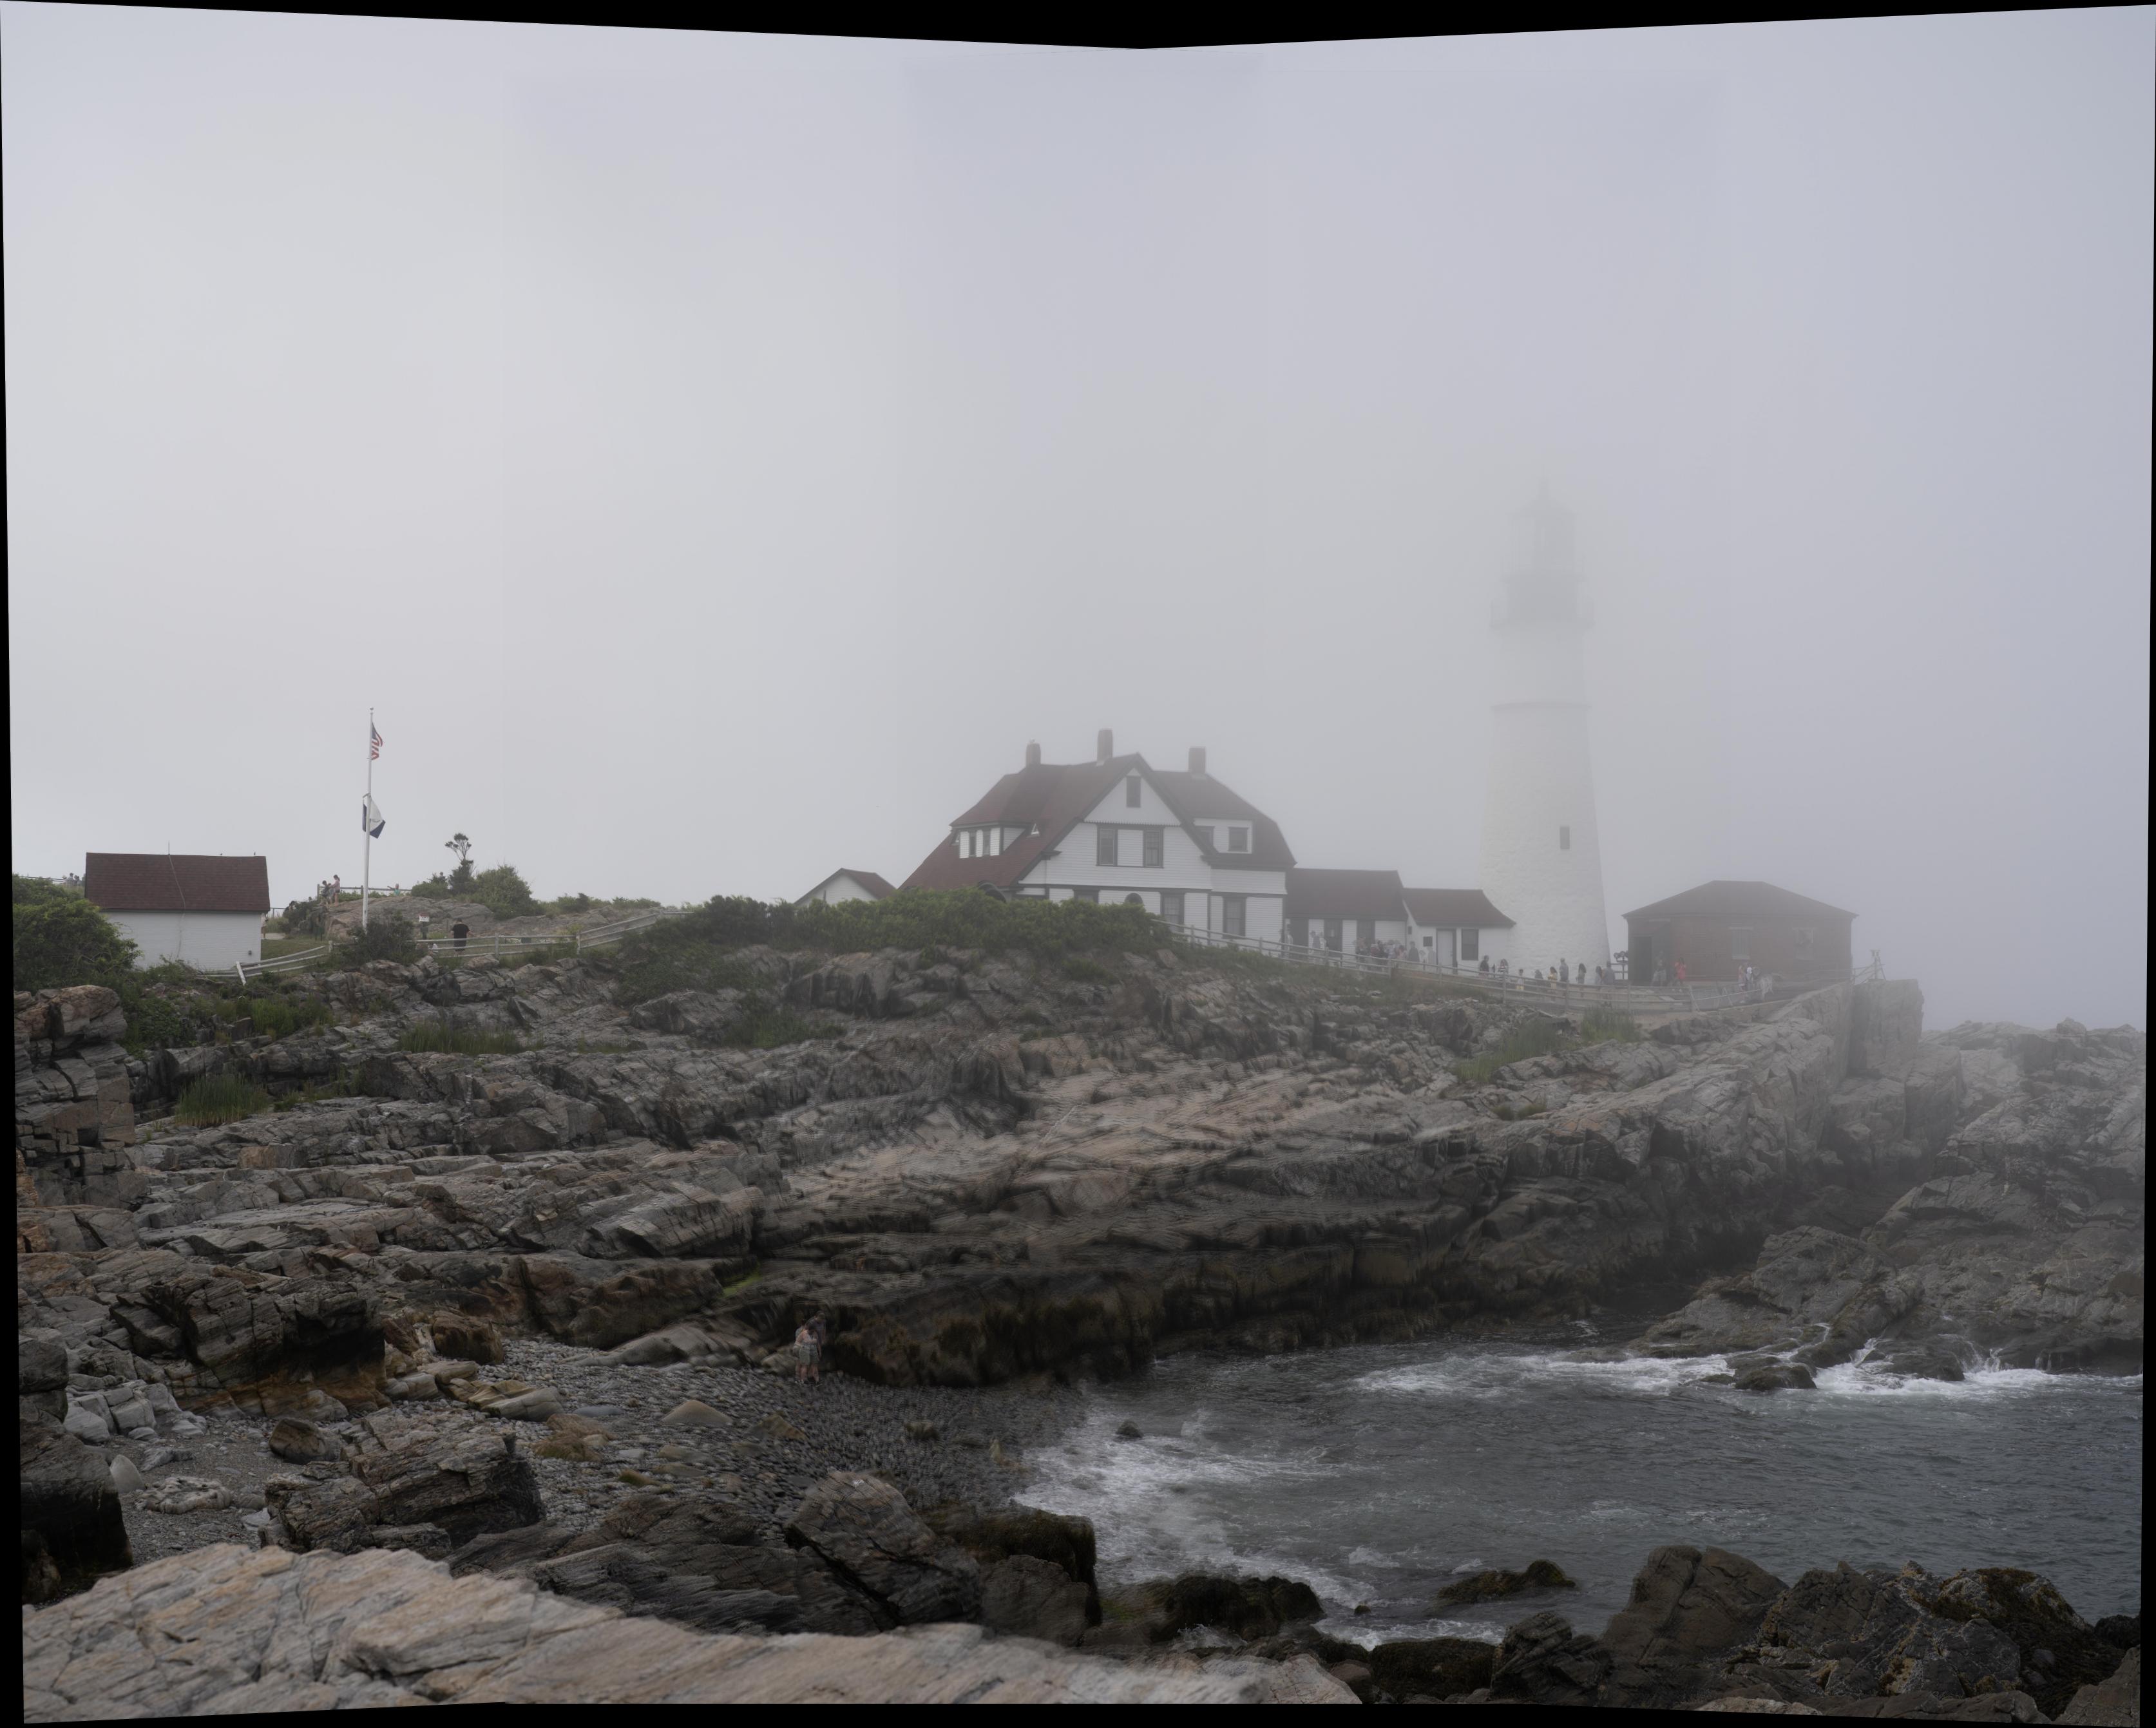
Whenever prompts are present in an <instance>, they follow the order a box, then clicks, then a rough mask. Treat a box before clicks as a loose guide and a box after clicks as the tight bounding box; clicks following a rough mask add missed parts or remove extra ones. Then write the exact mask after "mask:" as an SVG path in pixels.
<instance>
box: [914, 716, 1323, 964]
mask: <svg viewBox="0 0 2156 1728" xmlns="http://www.w3.org/2000/svg"><path fill="white" fill-rule="evenodd" d="M1294 868H1295V854H1293V853H1291V852H1290V851H1289V850H1288V849H1287V842H1286V840H1285V839H1283V838H1281V831H1280V825H1279V824H1278V823H1276V822H1275V821H1274V820H1273V819H1272V818H1270V816H1268V815H1266V814H1265V813H1264V812H1263V811H1262V810H1260V809H1259V808H1256V806H1255V805H1253V804H1252V803H1250V802H1249V800H1247V799H1245V798H1243V797H1239V796H1237V795H1236V794H1235V792H1232V791H1230V790H1229V788H1228V787H1225V786H1224V785H1223V784H1221V782H1219V781H1218V780H1215V779H1214V777H1212V776H1211V775H1210V774H1209V773H1208V772H1206V768H1205V752H1204V751H1203V750H1196V749H1194V750H1193V751H1191V752H1190V766H1189V767H1188V768H1187V769H1185V770H1183V771H1182V772H1174V771H1172V770H1168V769H1163V768H1156V767H1152V765H1151V764H1150V763H1149V762H1147V761H1146V759H1145V758H1144V757H1143V756H1117V755H1116V753H1115V737H1114V735H1113V734H1112V733H1110V732H1106V731H1103V732H1102V733H1101V736H1100V742H1099V746H1098V748H1097V749H1096V751H1095V752H1094V759H1093V760H1092V761H1090V762H1077V763H1055V762H1044V761H1041V759H1040V746H1039V745H1038V744H1029V745H1027V746H1026V747H1025V766H1024V767H1023V768H1021V769H1019V771H1018V772H1016V773H1013V774H1006V775H1004V777H1003V778H1002V779H1000V780H998V782H996V783H995V784H994V785H993V787H990V788H989V789H988V794H987V796H986V797H983V798H982V799H981V801H980V802H978V803H977V804H975V805H974V806H973V808H972V809H970V810H968V811H967V812H966V813H964V814H963V815H962V816H960V817H959V818H957V819H956V820H955V821H953V822H952V824H951V832H950V833H949V835H948V836H947V838H945V839H944V840H943V841H942V843H940V844H939V845H938V846H937V848H936V849H935V850H934V851H933V852H932V853H930V854H928V856H927V858H925V859H922V860H921V865H920V867H919V868H918V869H916V870H915V871H914V873H913V874H911V876H908V877H907V878H906V880H905V881H904V882H903V883H902V884H901V887H903V888H936V889H956V888H984V889H987V890H989V891H990V892H992V893H995V894H999V895H1006V896H1009V897H1012V898H1024V897H1030V898H1034V899H1040V900H1073V899H1075V900H1096V901H1101V902H1103V903H1106V904H1108V905H1115V904H1118V903H1120V904H1122V905H1132V906H1142V907H1144V908H1145V910H1147V911H1148V912H1151V913H1152V914H1153V915H1155V916H1156V917H1158V918H1162V919H1164V920H1167V921H1168V923H1170V924H1187V925H1188V926H1192V927H1193V928H1194V929H1199V930H1208V931H1217V932H1219V933H1221V934H1224V935H1227V936H1257V937H1260V938H1262V939H1263V940H1265V941H1274V942H1276V941H1279V940H1280V936H1281V924H1282V910H1281V909H1282V905H1283V903H1284V902H1285V900H1286V897H1287V876H1288V872H1289V871H1290V870H1291V869H1294Z"/></svg>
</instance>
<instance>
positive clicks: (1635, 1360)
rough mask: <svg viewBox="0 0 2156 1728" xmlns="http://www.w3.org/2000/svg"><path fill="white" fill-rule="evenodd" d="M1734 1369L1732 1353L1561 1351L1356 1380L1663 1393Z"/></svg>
mask: <svg viewBox="0 0 2156 1728" xmlns="http://www.w3.org/2000/svg"><path fill="white" fill-rule="evenodd" d="M1727 1372H1729V1361H1728V1358H1727V1357H1726V1356H1684V1357H1671V1356H1620V1357H1618V1358H1617V1359H1616V1360H1614V1361H1589V1360H1584V1359H1582V1358H1580V1357H1577V1356H1558V1355H1540V1356H1530V1355H1521V1356H1448V1357H1445V1358H1442V1359H1440V1360H1439V1361H1430V1362H1417V1363H1414V1364H1412V1365H1411V1366H1409V1367H1402V1368H1383V1369H1380V1370H1378V1372H1375V1373H1370V1374H1365V1375H1363V1377H1361V1378H1360V1379H1358V1380H1357V1381H1356V1382H1355V1386H1356V1388H1357V1389H1358V1391H1363V1392H1395V1393H1404V1394H1408V1395H1410V1396H1415V1397H1440V1398H1473V1399H1478V1400H1488V1399H1494V1398H1507V1397H1517V1396H1518V1395H1519V1394H1520V1392H1521V1391H1522V1388H1523V1387H1533V1386H1547V1385H1553V1384H1561V1383H1563V1382H1573V1383H1576V1384H1578V1386H1580V1387H1583V1388H1587V1387H1596V1388H1600V1389H1603V1390H1606V1391H1609V1392H1637V1393H1640V1394H1641V1395H1643V1396H1648V1397H1662V1396H1666V1395H1667V1394H1669V1393H1671V1392H1676V1391H1679V1390H1681V1388H1683V1387H1687V1386H1691V1385H1692V1384H1694V1383H1695V1382H1699V1381H1702V1380H1705V1379H1706V1378H1707V1376H1709V1375H1710V1374H1726V1373H1727Z"/></svg>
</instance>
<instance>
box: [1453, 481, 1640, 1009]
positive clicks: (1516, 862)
mask: <svg viewBox="0 0 2156 1728" xmlns="http://www.w3.org/2000/svg"><path fill="white" fill-rule="evenodd" d="M1518 525H1519V533H1518V538H1517V541H1516V542H1515V547H1514V551H1513V556H1512V562H1511V567H1510V568H1509V569H1508V570H1507V572H1506V575H1505V579H1504V583H1503V586H1502V588H1501V592H1500V593H1499V595H1498V597H1497V600H1496V604H1495V605H1494V606H1493V607H1492V608H1491V615H1490V622H1491V628H1492V630H1493V632H1494V633H1495V635H1496V649H1497V651H1496V657H1495V659H1496V687H1495V690H1494V691H1493V692H1492V695H1493V700H1492V702H1491V747H1490V796H1489V802H1488V803H1487V804H1486V807H1485V808H1484V812H1483V817H1482V891H1483V893H1484V894H1486V895H1488V896H1489V898H1490V900H1491V901H1492V903H1494V904H1495V905H1496V907H1497V908H1498V910H1501V912H1503V913H1504V914H1505V915H1507V917H1509V918H1511V919H1512V920H1513V927H1512V930H1510V931H1507V933H1506V934H1507V941H1506V944H1505V948H1504V951H1505V953H1506V954H1507V956H1508V957H1509V959H1510V961H1511V963H1512V969H1513V970H1514V971H1515V972H1519V971H1522V970H1524V971H1527V972H1534V971H1536V970H1537V969H1545V968H1548V967H1553V966H1555V965H1556V964H1557V962H1558V961H1559V960H1563V961H1568V962H1569V963H1570V964H1571V965H1572V966H1573V967H1577V966H1578V965H1579V964H1580V963H1581V962H1582V961H1584V962H1585V963H1586V965H1587V966H1588V967H1589V977H1592V976H1593V968H1594V967H1598V966H1606V965H1607V964H1608V963H1609V920H1608V919H1607V917H1606V915H1604V911H1603V907H1602V843H1601V836H1600V833H1599V826H1598V824H1597V823H1596V821H1595V819H1594V768H1593V767H1592V766H1591V764H1590V763H1589V758H1588V749H1587V654H1586V640H1587V627H1588V624H1589V622H1590V617H1591V614H1590V613H1589V608H1588V607H1587V604H1586V602H1585V599H1584V597H1583V596H1582V594H1581V592H1580V579H1579V572H1578V568H1577V567H1575V566H1574V564H1573V549H1572V517H1571V515H1569V514H1568V512H1566V511H1565V510H1561V509H1559V508H1558V506H1557V505H1555V504H1553V503H1552V502H1551V501H1550V499H1549V495H1548V490H1547V489H1544V490H1543V494H1542V495H1541V496H1539V497H1538V498H1537V499H1536V500H1535V501H1534V502H1533V503H1532V504H1531V505H1528V506H1527V508H1526V509H1525V510H1522V511H1521V512H1520V515H1519V518H1518Z"/></svg>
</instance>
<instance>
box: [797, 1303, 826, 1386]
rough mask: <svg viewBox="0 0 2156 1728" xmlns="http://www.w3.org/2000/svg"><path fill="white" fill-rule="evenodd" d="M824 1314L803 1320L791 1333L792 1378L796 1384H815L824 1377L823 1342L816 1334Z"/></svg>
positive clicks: (822, 1322)
mask: <svg viewBox="0 0 2156 1728" xmlns="http://www.w3.org/2000/svg"><path fill="white" fill-rule="evenodd" d="M823 1324H824V1316H823V1315H820V1314H819V1315H816V1316H815V1317H814V1319H811V1320H803V1321H802V1322H801V1325H800V1328H799V1329H798V1331H796V1332H795V1333H794V1334H793V1378H794V1381H795V1382H796V1383H797V1384H805V1385H811V1386H813V1385H816V1384H818V1383H819V1382H821V1381H822V1379H823V1377H824V1367H823V1361H822V1357H823V1355H824V1344H823V1341H822V1339H820V1338H819V1336H817V1332H818V1329H819V1327H821V1326H822V1325H823Z"/></svg>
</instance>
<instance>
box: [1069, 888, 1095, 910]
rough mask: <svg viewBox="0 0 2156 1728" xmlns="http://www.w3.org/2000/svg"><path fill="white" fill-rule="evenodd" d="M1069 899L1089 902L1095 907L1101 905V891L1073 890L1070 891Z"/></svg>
mask: <svg viewBox="0 0 2156 1728" xmlns="http://www.w3.org/2000/svg"><path fill="white" fill-rule="evenodd" d="M1070 898H1071V899H1073V900H1090V901H1091V902H1092V903H1093V904H1094V905H1096V906H1097V905H1100V904H1101V890H1099V889H1097V888H1074V889H1072V890H1070Z"/></svg>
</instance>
